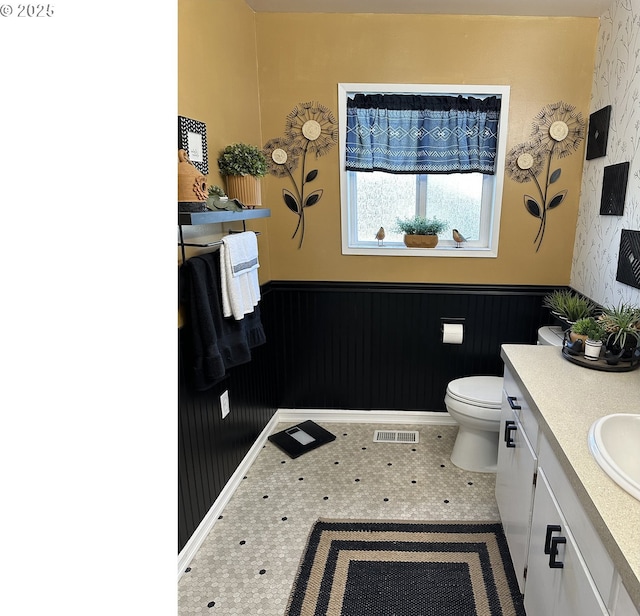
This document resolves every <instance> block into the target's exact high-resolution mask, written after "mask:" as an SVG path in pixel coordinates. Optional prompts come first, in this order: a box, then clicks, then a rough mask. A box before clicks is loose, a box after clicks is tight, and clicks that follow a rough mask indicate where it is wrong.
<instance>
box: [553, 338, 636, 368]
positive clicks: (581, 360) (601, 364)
mask: <svg viewBox="0 0 640 616" xmlns="http://www.w3.org/2000/svg"><path fill="white" fill-rule="evenodd" d="M603 353H604V347H603ZM562 356H563V357H564V358H565V359H568V360H569V361H570V362H571V363H572V364H578V366H583V367H585V368H591V369H592V370H602V371H603V372H630V371H631V370H635V369H636V368H638V367H640V360H639V359H637V358H636V359H621V360H619V362H618V363H617V364H615V365H613V364H608V363H607V360H606V359H605V358H604V355H600V357H599V358H598V359H586V358H585V356H584V355H582V354H580V355H572V354H571V353H569V350H568V349H567V347H566V346H565V345H564V344H563V345H562Z"/></svg>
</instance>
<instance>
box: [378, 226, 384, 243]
mask: <svg viewBox="0 0 640 616" xmlns="http://www.w3.org/2000/svg"><path fill="white" fill-rule="evenodd" d="M384 238H385V232H384V227H380V228H379V229H378V232H377V233H376V239H377V240H378V246H382V245H384V241H383V240H384Z"/></svg>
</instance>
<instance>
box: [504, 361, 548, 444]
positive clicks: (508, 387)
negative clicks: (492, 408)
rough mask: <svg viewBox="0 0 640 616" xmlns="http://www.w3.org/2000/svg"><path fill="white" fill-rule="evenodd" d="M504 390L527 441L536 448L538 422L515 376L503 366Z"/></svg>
mask: <svg viewBox="0 0 640 616" xmlns="http://www.w3.org/2000/svg"><path fill="white" fill-rule="evenodd" d="M503 387H504V392H505V395H506V397H507V401H508V402H509V405H510V406H511V408H512V409H513V412H514V413H515V415H516V417H517V419H518V422H519V423H520V425H521V426H522V428H523V430H524V432H525V434H526V435H527V438H528V439H529V443H531V446H532V447H533V449H534V451H537V449H538V433H539V429H538V422H537V420H536V418H535V417H534V415H533V411H532V410H531V409H530V408H529V403H528V402H527V401H526V399H525V397H524V396H523V395H522V391H521V389H520V387H519V385H518V383H517V382H516V380H515V378H514V377H513V375H512V374H511V372H510V371H509V368H507V367H506V366H505V369H504V386H503Z"/></svg>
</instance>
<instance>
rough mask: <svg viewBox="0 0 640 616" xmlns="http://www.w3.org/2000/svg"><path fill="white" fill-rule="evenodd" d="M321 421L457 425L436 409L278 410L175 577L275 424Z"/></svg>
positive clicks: (187, 547)
mask: <svg viewBox="0 0 640 616" xmlns="http://www.w3.org/2000/svg"><path fill="white" fill-rule="evenodd" d="M308 419H310V420H312V421H324V422H332V423H364V424H402V425H440V426H451V425H457V422H456V420H455V419H453V418H452V417H451V415H449V413H447V412H439V411H424V412H422V411H348V410H333V409H332V410H326V409H316V410H314V409H301V410H298V409H278V410H277V411H276V412H275V413H274V415H273V417H272V418H271V419H270V420H269V423H267V425H266V426H265V427H264V430H262V432H261V433H260V435H259V436H258V438H257V439H256V441H255V443H254V444H253V445H252V446H251V449H250V450H249V451H248V452H247V455H246V456H245V457H244V458H243V459H242V462H240V465H239V466H238V468H237V469H236V470H235V472H234V473H233V475H231V477H230V478H229V481H228V482H227V483H226V485H225V486H224V488H223V489H222V492H220V494H219V496H218V498H216V500H215V502H214V503H213V505H212V506H211V509H209V511H208V512H207V514H206V515H205V516H204V518H203V519H202V522H200V524H198V528H196V530H195V531H194V533H193V535H191V537H190V538H189V541H187V543H186V544H185V546H184V547H183V548H182V550H180V553H179V554H178V580H180V578H181V577H182V575H183V573H184V571H185V569H186V568H187V567H188V566H189V563H190V562H191V560H192V559H193V557H194V556H195V555H196V552H197V551H198V550H199V549H200V546H201V545H202V544H203V542H204V540H205V539H206V538H207V535H208V534H209V533H210V532H211V529H212V528H213V525H214V524H215V523H216V521H217V519H218V517H219V516H220V514H221V513H222V510H223V509H224V508H225V506H226V505H227V503H228V502H229V500H230V499H231V497H232V496H233V493H234V492H235V491H236V489H237V488H238V486H239V485H240V482H241V481H242V478H243V477H244V476H245V475H246V474H247V471H248V470H249V468H250V467H251V465H252V464H253V462H254V460H255V459H256V457H257V456H258V454H259V453H260V451H261V449H262V447H263V446H264V444H265V443H266V442H267V438H268V437H269V435H270V434H271V433H272V432H273V431H274V428H275V426H276V424H278V423H280V422H283V423H289V422H301V421H306V420H308Z"/></svg>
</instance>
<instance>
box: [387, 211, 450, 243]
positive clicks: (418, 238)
mask: <svg viewBox="0 0 640 616" xmlns="http://www.w3.org/2000/svg"><path fill="white" fill-rule="evenodd" d="M448 226H449V225H448V224H447V223H446V222H444V221H443V220H439V219H438V218H435V217H433V218H426V217H425V216H413V217H412V218H398V219H397V221H396V229H397V230H398V231H400V232H401V233H404V245H405V246H406V247H407V248H435V246H437V244H438V233H442V232H443V231H444V230H445V229H447V227H448Z"/></svg>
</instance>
